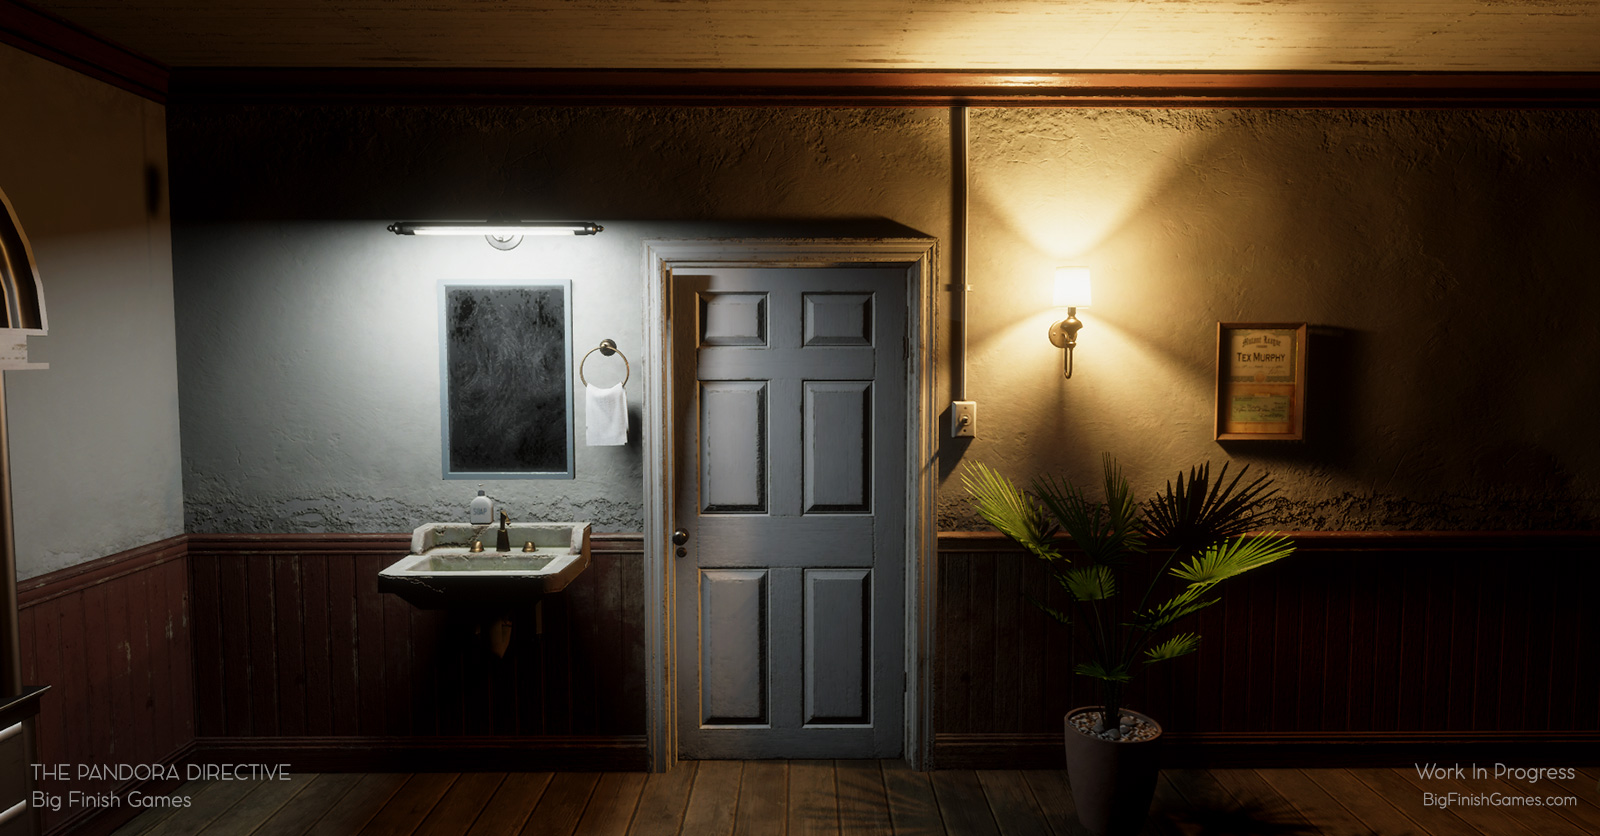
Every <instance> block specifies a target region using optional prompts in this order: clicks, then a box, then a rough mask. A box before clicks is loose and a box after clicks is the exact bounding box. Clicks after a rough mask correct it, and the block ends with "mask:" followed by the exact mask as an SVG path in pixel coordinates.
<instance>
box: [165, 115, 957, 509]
mask: <svg viewBox="0 0 1600 836" xmlns="http://www.w3.org/2000/svg"><path fill="white" fill-rule="evenodd" d="M171 129H172V135H173V151H172V160H173V176H174V187H173V188H174V195H175V198H174V201H175V206H176V208H177V212H178V224H179V233H178V236H177V239H176V242H175V258H176V263H177V276H178V280H177V281H178V293H177V297H178V340H179V346H180V353H181V355H182V357H183V360H182V363H181V368H180V372H179V380H180V388H181V392H182V397H183V400H184V411H185V415H186V418H185V423H184V425H183V437H184V479H185V489H186V491H188V492H192V500H190V501H189V502H188V503H187V516H188V525H189V530H190V531H195V532H227V531H408V530H410V529H411V528H413V527H415V526H417V525H420V524H422V523H424V522H428V521H434V520H454V519H464V518H465V515H466V508H467V503H468V501H469V500H470V499H471V498H472V496H473V495H474V494H475V493H476V484H475V483H473V482H465V481H458V480H445V479H442V478H441V474H440V470H441V467H440V429H439V423H440V406H439V348H438V340H439V324H438V310H437V294H438V291H437V285H438V282H439V281H440V280H442V279H570V280H572V288H573V291H572V299H573V330H574V336H573V354H574V360H575V361H576V359H577V358H579V357H581V356H582V354H583V353H584V352H586V351H587V350H588V349H589V348H592V347H594V346H596V345H598V344H599V343H600V341H601V340H602V339H605V338H611V339H613V340H615V341H616V342H617V345H618V347H619V348H620V349H621V350H622V351H623V353H624V354H626V355H627V356H628V357H629V359H630V361H631V362H632V364H633V379H632V380H631V381H630V382H629V383H628V386H627V392H628V398H629V408H630V413H631V417H630V424H631V429H630V433H631V438H630V444H629V445H628V446H626V447H593V448H591V447H588V446H586V445H585V444H584V443H583V434H582V433H583V426H584V411H583V396H582V391H581V389H579V390H578V391H577V392H576V393H575V397H574V408H575V410H576V421H575V432H576V435H577V444H576V445H575V455H576V478H575V479H572V480H490V481H486V482H485V483H484V484H485V489H486V491H487V492H488V493H489V495H490V496H493V497H495V498H496V499H497V500H498V501H499V502H500V503H501V504H502V505H504V507H506V508H507V509H508V511H509V513H510V514H511V515H512V517H513V518H522V519H530V518H544V519H555V520H562V519H581V520H589V521H592V522H593V523H594V524H595V526H596V528H597V529H599V530H609V531H637V530H639V529H640V528H642V527H643V491H642V484H641V479H642V468H641V461H640V441H639V438H640V426H641V424H642V421H643V404H642V403H641V401H640V398H641V393H642V392H643V390H644V383H643V378H642V375H643V373H644V361H645V358H644V356H643V353H642V343H643V322H642V310H643V296H644V291H643V287H644V285H643V271H644V253H645V245H644V241H645V240H646V239H648V238H660V237H668V238H672V237H683V238H688V237H708V236H717V237H721V236H741V235H743V236H786V235H893V236H919V235H926V236H944V235H946V234H947V233H948V223H949V216H948V211H947V207H948V203H949V196H948V195H949V168H950V164H949V147H948V130H949V128H948V123H947V121H946V120H945V116H944V114H943V112H941V111H921V110H917V111H912V110H898V111H859V110H754V109H751V110H730V111H711V110H668V109H582V108H579V109H532V108H529V109H515V108H394V109H359V108H305V109H295V108H228V109H217V110H211V109H206V110H186V111H181V112H180V111H175V112H174V118H173V121H172V128H171ZM495 213H505V214H508V215H515V216H519V217H525V218H552V219H572V220H594V221H597V222H599V223H601V224H603V225H604V226H605V228H606V229H605V232H603V233H602V234H600V235H597V236H594V237H583V238H577V237H563V238H528V239H526V240H524V242H523V243H522V244H521V245H520V246H518V247H517V248H516V249H512V250H508V251H499V250H495V249H493V248H491V247H490V246H489V245H488V244H487V243H486V242H485V241H484V240H483V239H482V238H424V237H403V238H402V237H397V236H395V235H393V234H391V233H389V232H387V231H386V230H385V226H386V225H387V224H388V223H390V222H392V221H396V220H403V219H437V218H473V217H477V218H482V217H485V216H486V215H489V214H495ZM586 374H587V375H588V376H589V378H590V381H591V382H592V383H595V384H596V385H601V386H606V385H610V384H611V383H614V382H616V381H619V380H621V379H622V364H621V363H620V362H619V361H617V360H616V359H614V358H613V359H610V360H607V359H605V358H602V357H601V356H600V355H598V354H596V355H595V356H594V357H593V358H591V360H590V363H589V365H588V366H587V367H586ZM504 383H505V385H506V386H515V385H517V383H516V381H515V380H506V381H505V382H504Z"/></svg>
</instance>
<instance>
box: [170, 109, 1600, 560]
mask: <svg viewBox="0 0 1600 836" xmlns="http://www.w3.org/2000/svg"><path fill="white" fill-rule="evenodd" d="M947 118H948V114H947V113H946V112H945V111H942V110H895V109H884V110H848V109H759V108H753V109H726V110H721V109H700V110H684V109H673V108H643V109H627V108H542V109H541V108H405V109H385V108H218V109H197V110H193V111H188V112H177V113H175V114H174V119H173V126H172V132H173V148H174V151H173V166H174V177H175V187H174V191H175V196H176V200H177V205H178V209H179V212H180V218H179V220H180V224H181V226H180V230H179V234H178V240H177V245H176V250H177V281H178V290H177V296H178V308H179V320H178V331H179V339H180V343H181V346H182V348H183V351H182V356H183V360H182V365H181V368H180V381H181V384H182V394H183V398H184V445H185V479H186V488H187V513H188V515H189V519H190V524H191V527H193V528H194V529H195V530H204V531H228V530H247V531H253V530H308V529H329V530H403V529H406V528H409V527H411V526H412V525H415V524H418V523H419V522H422V521H425V520H427V519H434V518H438V516H440V515H444V516H453V515H459V513H460V512H461V509H462V508H464V504H465V501H466V499H467V498H468V497H469V496H470V494H471V491H470V489H469V488H470V486H467V485H463V484H461V483H457V482H444V481H442V480H440V479H439V478H438V475H437V460H438V443H439V441H438V433H437V403H436V398H437V388H438V382H437V365H436V364H437V360H436V344H435V340H436V336H435V331H434V329H435V327H436V325H435V320H434V319H433V316H434V314H433V312H432V309H431V304H432V302H431V300H432V298H433V297H432V290H431V288H432V283H433V282H434V281H436V280H437V279H438V278H443V277H446V276H462V275H464V274H469V273H473V272H480V273H486V274H487V273H492V274H494V275H508V276H515V275H522V276H529V277H533V276H548V275H552V273H561V272H565V271H568V270H569V269H570V270H572V271H573V272H580V273H583V274H584V275H581V276H577V275H575V276H573V278H574V280H575V285H574V287H575V298H576V300H577V301H576V305H577V325H576V328H577V331H578V337H577V343H576V345H575V348H582V347H583V346H585V345H588V344H591V343H594V342H597V341H598V339H599V338H601V337H603V336H610V337H612V338H614V339H616V340H617V341H618V343H619V344H620V345H621V346H622V347H623V349H624V350H625V351H629V352H630V356H635V350H636V349H637V347H638V342H639V340H640V334H641V331H640V323H639V321H638V314H637V310H638V308H637V304H638V302H637V300H638V298H639V297H641V296H642V287H643V283H642V282H643V279H642V273H643V263H642V251H643V243H642V242H643V240H644V239H646V238H650V237H704V236H718V235H730V234H758V235H784V236H809V235H819V234H832V235H848V234H857V235H874V234H898V235H906V234H927V235H934V236H940V237H944V236H946V235H947V230H949V229H950V222H951V215H950V203H949V198H950V182H949V176H950V157H949V148H948V137H949V132H948V121H947ZM1597 121H1600V117H1597V116H1596V115H1595V114H1591V113H1580V112H1503V111H1500V112H1497V111H1450V112H1446V111H1416V112H1414V111H1314V110H1260V111H1210V110H1194V111H1182V110H1049V109H1015V110H1001V109H981V110H977V111H974V113H973V131H972V133H973V145H972V175H973V201H972V206H973V215H972V225H971V226H972V236H973V237H972V259H971V265H972V271H971V277H970V279H971V282H972V284H973V285H974V287H975V288H976V290H975V291H974V293H973V298H972V309H971V326H972V334H971V369H972V370H971V378H970V380H971V395H972V397H973V398H975V399H976V400H977V401H978V402H979V404H980V422H979V423H980V427H979V436H980V437H979V438H978V439H977V440H976V441H975V442H972V443H970V444H963V443H959V442H947V443H946V444H945V447H944V450H943V451H942V454H941V459H940V471H941V476H942V477H943V479H944V483H943V486H942V488H941V491H940V496H939V503H940V523H941V525H942V526H944V527H951V528H955V527H966V526H972V525H975V524H976V523H975V520H974V519H973V517H972V515H971V513H970V511H969V510H968V509H967V507H966V503H965V499H964V497H963V495H962V494H961V492H960V490H959V487H958V485H957V484H956V482H955V481H954V474H955V472H956V471H957V469H958V468H959V466H960V464H961V462H962V461H964V460H966V459H972V458H976V459H980V460H983V461H986V462H989V463H992V464H996V465H999V466H1001V467H1002V468H1004V469H1006V470H1007V472H1009V473H1011V474H1012V475H1013V476H1015V477H1018V478H1020V479H1022V480H1024V481H1025V480H1026V479H1028V478H1030V477H1031V476H1032V475H1033V474H1034V473H1039V472H1057V473H1063V474H1066V475H1068V476H1071V477H1073V478H1075V479H1079V480H1088V479H1092V478H1093V477H1094V475H1095V472H1096V469H1097V467H1098V462H1099V456H1100V452H1101V451H1103V450H1104V451H1110V452H1113V453H1115V454H1116V455H1118V456H1119V457H1120V458H1121V459H1122V461H1123V463H1124V464H1125V465H1126V466H1127V468H1128V472H1129V474H1130V476H1132V477H1133V478H1134V480H1135V483H1136V485H1138V486H1139V487H1140V489H1141V490H1146V489H1150V488H1153V487H1154V486H1156V485H1158V484H1159V483H1160V482H1161V481H1162V480H1164V479H1165V478H1168V477H1169V476H1170V475H1172V474H1173V473H1175V472H1176V471H1177V470H1178V469H1179V468H1180V467H1185V466H1188V465H1190V464H1194V463H1198V462H1201V461H1204V460H1208V459H1209V460H1212V461H1215V462H1218V463H1220V462H1222V461H1224V460H1233V461H1237V462H1239V463H1241V464H1243V463H1254V464H1256V465H1258V466H1265V467H1269V468H1270V469H1271V470H1272V471H1273V472H1274V473H1275V474H1276V475H1277V476H1278V479H1279V483H1280V485H1281V486H1282V488H1283V505H1282V510H1283V511H1284V517H1285V524H1286V525H1289V526H1291V527H1307V528H1406V527H1410V528H1526V527H1546V528H1564V527H1588V526H1592V525H1593V524H1594V521H1595V519H1596V518H1597V517H1600V511H1597V509H1600V488H1597V483H1596V476H1595V474H1596V473H1600V442H1597V441H1596V440H1595V438H1594V437H1593V435H1592V434H1591V433H1590V432H1589V431H1588V430H1587V428H1586V427H1585V426H1584V424H1585V421H1586V416H1588V415H1589V414H1591V413H1592V412H1593V407H1594V406H1595V404H1596V402H1597V401H1600V392H1597V391H1596V389H1597V387H1600V382H1596V380H1595V378H1594V376H1593V375H1592V374H1589V373H1588V372H1587V362H1588V361H1587V359H1586V358H1589V357H1593V356H1596V354H1597V353H1600V331H1597V325H1596V324H1595V318H1594V317H1593V316H1586V315H1584V314H1583V312H1584V311H1590V312H1592V311H1593V310H1595V309H1596V306H1597V305H1600V298H1597V294H1600V280H1597V279H1600V275H1597V268H1596V266H1595V265H1594V263H1593V262H1592V260H1591V259H1590V252H1589V246H1588V245H1587V243H1586V241H1587V230H1588V229H1591V228H1593V227H1594V226H1596V223H1597V222H1600V218H1597V217H1596V216H1597V214H1600V209H1597V208H1596V207H1595V206H1594V205H1593V204H1592V201H1591V200H1589V199H1588V198H1587V197H1586V196H1587V195H1592V194H1594V193H1600V172H1597V165H1596V162H1595V161H1594V160H1593V159H1592V157H1591V155H1590V153H1589V147H1590V144H1591V137H1592V136H1593V134H1594V133H1595V129H1596V128H1597V127H1600V126H1597V124H1596V123H1597ZM330 149H331V150H330ZM507 208H516V209H518V210H519V213H520V214H522V215H523V216H525V217H563V218H566V217H581V218H585V219H592V220H596V221H598V222H601V223H603V224H605V225H606V226H607V231H606V232H605V233H603V234H602V235H601V236H599V237H598V238H597V239H595V240H592V241H575V242H567V243H565V244H563V245H562V247H563V249H559V250H553V251H551V253H550V254H547V255H541V254H540V251H539V250H536V249H532V248H530V244H526V243H525V244H524V245H523V247H521V248H519V249H518V250H514V251H511V253H510V254H509V258H506V256H507V255H508V254H504V253H497V252H494V251H491V250H489V249H488V248H487V246H486V245H483V244H482V243H481V242H477V241H474V240H471V239H463V240H462V241H459V242H455V243H452V244H449V245H439V246H440V248H439V249H434V248H432V245H430V247H429V248H427V249H420V248H415V247H406V246H405V245H406V244H408V243H411V242H406V241H400V240H397V239H394V238H393V236H387V233H383V232H381V227H382V224H383V223H385V222H387V221H390V220H394V219H397V218H400V217H402V216H405V217H472V216H481V215H483V214H484V213H485V212H488V211H496V210H505V209H507ZM386 236H387V237H386ZM944 252H945V253H948V248H946V249H945V250H944ZM496 259H501V260H496ZM576 259H584V261H582V262H580V261H577V260H576ZM1064 260H1065V261H1067V262H1070V263H1081V264H1087V265H1088V266H1090V267H1092V268H1094V270H1095V304H1094V306H1093V307H1090V308H1088V309H1086V310H1084V311H1081V312H1080V315H1081V317H1082V318H1083V320H1084V322H1085V328H1084V331H1083V333H1082V334H1081V335H1080V346H1079V349H1078V354H1077V370H1076V372H1075V374H1074V378H1073V379H1072V380H1071V381H1063V380H1061V376H1060V362H1061V357H1060V354H1059V352H1058V351H1057V350H1056V349H1053V348H1052V347H1051V346H1050V345H1049V344H1048V342H1047V340H1046V338H1045V329H1046V327H1047V325H1048V323H1049V321H1050V320H1051V318H1052V315H1053V312H1051V311H1049V310H1047V302H1046V300H1047V299H1048V288H1047V284H1048V281H1049V276H1050V271H1051V269H1052V268H1053V267H1055V266H1057V264H1060V263H1063V261H1064ZM946 275H947V274H946ZM586 283H588V285H587V286H588V287H589V288H590V290H587V291H586V290H584V289H583V288H584V287H585V286H586ZM280 291H281V292H283V293H285V294H291V295H292V296H293V299H292V300H291V299H290V298H288V297H285V298H284V299H279V300H274V299H273V294H274V293H277V292H280ZM1501 300H1510V304H1506V303H1503V302H1502V301H1501ZM947 301H948V300H947V299H945V300H941V310H948V307H946V306H945V302H947ZM297 312H298V313H297ZM1494 318H1497V319H1494ZM1490 319H1494V321H1496V322H1497V323H1498V331H1499V334H1500V336H1501V339H1499V340H1498V341H1494V340H1491V339H1488V338H1486V337H1485V334H1484V332H1483V330H1482V323H1484V322H1485V321H1488V320H1490ZM1218 320H1289V321H1308V322H1310V323H1312V324H1313V325H1314V326H1316V328H1315V330H1314V335H1313V338H1312V345H1311V351H1312V354H1311V357H1312V363H1311V370H1310V375H1311V383H1310V387H1311V388H1310V396H1309V397H1310V401H1311V404H1312V415H1311V416H1310V420H1309V422H1308V428H1307V431H1308V434H1309V436H1310V440H1309V441H1308V442H1307V443H1305V444H1300V445H1282V446H1266V445H1261V444H1232V443H1231V444H1229V445H1227V446H1222V445H1218V444H1217V443H1216V442H1214V441H1212V440H1211V435H1212V427H1211V410H1212V406H1213V405H1212V390H1213V380H1212V376H1213V374H1214V362H1215V360H1214V358H1215V353H1214V352H1215V327H1216V322H1217V321H1218ZM391 323H392V325H391ZM385 329H398V330H399V331H400V333H402V334H403V335H404V338H405V339H406V340H408V341H415V343H416V344H415V345H411V344H410V343H409V342H408V343H407V344H406V345H405V346H402V347H398V348H390V347H388V346H389V343H387V342H385V341H384V339H380V338H381V337H383V335H384V334H386V333H388V331H386V330H385ZM949 333H950V331H949V320H948V317H947V315H946V317H945V318H944V319H943V321H942V322H941V326H940V343H939V346H938V356H939V360H940V363H941V366H942V368H943V369H944V370H948V365H949V361H950V359H951V358H950V353H949V352H950V349H949V346H950V341H949V339H948V335H949ZM347 366H348V368H346V367H347ZM941 381H948V375H945V374H942V375H941ZM944 385H946V384H945V383H941V386H944ZM630 389H632V390H633V393H632V397H633V398H634V400H633V403H634V405H635V406H636V407H638V406H639V401H638V390H637V389H636V388H635V387H634V386H633V385H632V384H630ZM408 399H413V400H408ZM284 404H292V405H293V406H292V409H290V410H289V411H288V412H287V413H286V415H287V417H286V418H284V419H282V420H278V421H273V420H269V419H268V418H261V417H252V416H268V415H272V414H274V412H273V410H277V411H278V412H280V413H282V412H283V410H284V406H283V405H284ZM594 452H595V451H588V452H586V451H585V450H584V448H582V447H581V446H580V448H579V460H578V468H579V473H580V478H579V480H578V481H577V482H575V483H565V484H544V485H531V484H529V483H521V484H518V485H514V486H509V487H501V486H497V487H496V490H498V491H501V492H502V493H504V494H505V495H506V498H507V499H509V500H511V501H512V502H513V506H514V508H515V509H527V510H528V511H530V512H532V511H534V510H535V509H538V510H539V512H541V513H547V514H548V515H550V516H565V515H567V514H568V513H569V512H570V513H571V514H573V515H582V516H583V518H586V519H593V520H595V521H596V523H597V525H599V526H600V527H601V528H607V529H612V530H618V529H621V530H628V529H634V528H636V527H637V526H638V525H639V518H640V516H641V515H640V511H639V509H640V506H641V502H642V499H641V497H642V491H641V486H640V485H639V482H638V478H639V477H638V461H637V455H638V448H637V447H632V448H628V449H627V450H626V451H615V452H614V453H612V454H611V455H615V456H617V457H618V458H616V459H614V460H606V461H601V460H599V459H595V458H593V457H592V456H593V455H594ZM586 455H587V456H590V458H588V459H586V458H585V456H586Z"/></svg>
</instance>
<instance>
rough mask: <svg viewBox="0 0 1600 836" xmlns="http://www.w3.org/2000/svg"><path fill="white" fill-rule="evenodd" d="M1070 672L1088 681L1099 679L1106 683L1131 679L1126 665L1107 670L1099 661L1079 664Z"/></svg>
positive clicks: (1131, 676)
mask: <svg viewBox="0 0 1600 836" xmlns="http://www.w3.org/2000/svg"><path fill="white" fill-rule="evenodd" d="M1072 672H1073V673H1075V674H1078V675H1080V676H1087V677H1089V678H1090V679H1100V680H1104V681H1106V682H1127V681H1129V680H1131V679H1133V675H1132V674H1130V673H1128V668H1127V666H1126V665H1117V666H1116V667H1113V668H1107V667H1106V666H1105V665H1103V664H1101V663H1100V661H1099V660H1092V661H1088V662H1079V663H1078V664H1077V665H1075V666H1073V668H1072Z"/></svg>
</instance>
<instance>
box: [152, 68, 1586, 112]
mask: <svg viewBox="0 0 1600 836" xmlns="http://www.w3.org/2000/svg"><path fill="white" fill-rule="evenodd" d="M171 91H172V97H173V98H174V99H175V100H181V101H183V102H185V103H220V102H275V103H284V102H294V103H380V104H546V105H672V106H706V107H712V106H716V107H725V106H848V107H949V106H953V105H971V106H982V107H1019V106H1020V107H1502V108H1539V107H1559V108H1573V107H1594V106H1597V105H1600V73H1409V72H1407V73H1399V72H1354V71H1353V72H1178V73H1174V72H1134V71H1128V72H1058V71H1041V72H968V71H962V70H888V71H885V70H685V69H654V70H559V69H544V70H540V69H449V68H432V69H399V68H394V69H367V68H321V69H318V68H235V67H180V68H175V69H173V70H172V79H171Z"/></svg>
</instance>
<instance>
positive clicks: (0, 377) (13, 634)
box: [0, 372, 22, 696]
mask: <svg viewBox="0 0 1600 836" xmlns="http://www.w3.org/2000/svg"><path fill="white" fill-rule="evenodd" d="M14 531H15V528H14V527H13V525H12V517H11V439H10V437H9V436H8V435H7V433H6V384H5V372H0V696H12V695H14V694H19V693H21V692H22V644H21V641H20V638H19V636H18V632H19V629H18V627H17V544H16V538H15V537H14V536H13V532H14Z"/></svg>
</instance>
